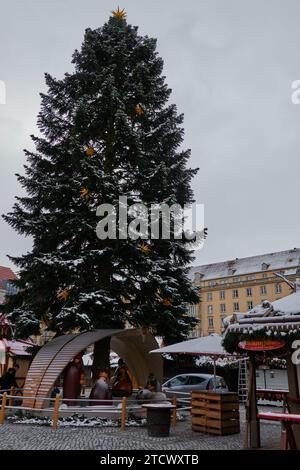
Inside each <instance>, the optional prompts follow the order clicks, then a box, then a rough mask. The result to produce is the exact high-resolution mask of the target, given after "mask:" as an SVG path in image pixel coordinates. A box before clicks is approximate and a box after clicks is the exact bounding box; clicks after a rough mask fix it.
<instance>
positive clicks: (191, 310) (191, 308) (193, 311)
mask: <svg viewBox="0 0 300 470" xmlns="http://www.w3.org/2000/svg"><path fill="white" fill-rule="evenodd" d="M188 314H189V316H190V317H195V316H196V314H197V306H196V305H190V306H189V309H188Z"/></svg>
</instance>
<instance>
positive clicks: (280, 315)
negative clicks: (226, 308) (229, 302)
mask: <svg viewBox="0 0 300 470" xmlns="http://www.w3.org/2000/svg"><path fill="white" fill-rule="evenodd" d="M296 284H297V289H296V291H295V292H293V293H292V294H290V295H287V296H286V297H282V298H281V299H279V300H275V301H274V302H269V301H264V302H263V303H262V304H259V305H257V306H255V307H254V308H253V309H251V310H249V311H248V312H246V313H243V314H242V313H239V314H238V315H235V314H233V315H230V316H228V317H226V318H225V319H224V320H223V323H224V325H225V326H228V327H229V328H228V330H229V331H230V330H231V331H232V330H234V329H235V328H238V327H239V326H241V325H244V326H245V327H246V323H249V324H250V323H251V325H256V324H257V325H258V324H259V326H262V324H263V323H264V324H265V325H267V324H270V325H273V326H275V323H274V321H276V322H278V323H280V322H282V321H284V322H285V323H286V322H291V323H292V324H293V325H294V324H295V323H298V324H299V317H300V285H299V281H297V282H296ZM268 322H269V323H268ZM228 330H227V332H228Z"/></svg>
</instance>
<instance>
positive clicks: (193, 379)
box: [189, 375, 206, 385]
mask: <svg viewBox="0 0 300 470" xmlns="http://www.w3.org/2000/svg"><path fill="white" fill-rule="evenodd" d="M205 380H206V379H205V378H204V377H198V376H196V375H192V376H191V377H190V378H189V385H199V384H201V383H202V382H205Z"/></svg>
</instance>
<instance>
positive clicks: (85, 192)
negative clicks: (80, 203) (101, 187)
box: [80, 188, 92, 199]
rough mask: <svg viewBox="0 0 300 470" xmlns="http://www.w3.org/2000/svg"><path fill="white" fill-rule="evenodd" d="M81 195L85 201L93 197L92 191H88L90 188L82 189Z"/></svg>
mask: <svg viewBox="0 0 300 470" xmlns="http://www.w3.org/2000/svg"><path fill="white" fill-rule="evenodd" d="M80 195H81V197H83V198H84V199H89V198H90V197H91V195H92V193H91V191H90V190H89V189H88V188H82V189H81V190H80Z"/></svg>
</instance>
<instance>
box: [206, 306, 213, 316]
mask: <svg viewBox="0 0 300 470" xmlns="http://www.w3.org/2000/svg"><path fill="white" fill-rule="evenodd" d="M207 313H208V314H210V313H213V306H212V305H208V306H207Z"/></svg>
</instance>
